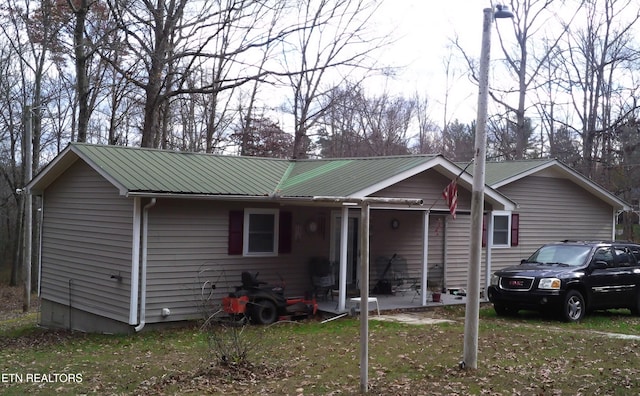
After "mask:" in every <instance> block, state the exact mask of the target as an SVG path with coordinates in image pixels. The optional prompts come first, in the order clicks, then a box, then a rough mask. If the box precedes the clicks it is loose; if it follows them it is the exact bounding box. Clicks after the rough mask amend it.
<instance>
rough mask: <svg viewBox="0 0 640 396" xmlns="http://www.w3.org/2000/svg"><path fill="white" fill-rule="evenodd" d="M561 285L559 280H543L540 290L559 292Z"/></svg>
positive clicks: (539, 286) (539, 284) (541, 280)
mask: <svg viewBox="0 0 640 396" xmlns="http://www.w3.org/2000/svg"><path fill="white" fill-rule="evenodd" d="M561 284H562V282H560V279H558V278H542V279H540V283H538V289H547V290H558V289H560V285H561Z"/></svg>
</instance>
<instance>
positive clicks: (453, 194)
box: [442, 180, 458, 219]
mask: <svg viewBox="0 0 640 396" xmlns="http://www.w3.org/2000/svg"><path fill="white" fill-rule="evenodd" d="M442 197H443V198H444V200H445V202H446V203H447V206H448V207H449V212H451V216H452V217H453V218H454V219H455V218H456V208H457V207H458V186H457V184H456V181H455V180H453V181H452V182H451V183H449V184H448V185H447V186H446V187H445V188H444V191H442Z"/></svg>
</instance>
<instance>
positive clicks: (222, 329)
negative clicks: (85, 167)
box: [0, 289, 640, 395]
mask: <svg viewBox="0 0 640 396" xmlns="http://www.w3.org/2000/svg"><path fill="white" fill-rule="evenodd" d="M0 290H1V289H0ZM1 293H4V294H1ZM11 293H13V291H12V292H11ZM0 295H2V296H7V295H8V294H6V292H0ZM18 295H19V296H20V293H18ZM3 298H4V297H3ZM8 306H10V304H8V303H6V304H3V305H2V307H8ZM20 307H21V303H19V304H18V309H20ZM0 310H5V308H0ZM5 311H6V310H5ZM424 314H425V315H429V316H432V317H437V318H448V319H451V320H453V322H450V323H442V324H436V325H407V324H400V323H393V322H378V321H371V322H370V324H369V371H368V380H367V385H368V390H369V394H371V395H467V394H477V395H637V394H640V348H639V346H640V345H639V344H640V342H639V341H638V337H637V336H638V335H640V318H638V317H634V316H631V315H630V314H629V313H628V311H623V310H621V311H615V312H609V313H595V314H593V315H591V316H589V317H587V319H586V320H585V321H584V322H583V323H580V324H577V325H576V324H566V323H562V322H558V321H556V320H554V319H552V318H546V317H541V316H539V315H536V314H532V313H524V314H521V315H519V316H518V317H514V318H497V317H496V316H495V315H494V314H493V310H492V309H491V308H490V307H488V306H487V307H483V308H482V309H481V320H480V336H479V340H478V369H477V370H461V369H460V368H459V366H458V363H459V361H460V360H461V357H462V353H463V351H462V350H463V338H464V323H463V322H464V311H463V307H454V308H448V307H444V308H440V309H438V310H431V311H426V312H425V313H424ZM36 319H37V316H36V315H35V314H33V313H31V314H29V315H27V316H24V315H22V314H19V313H16V312H14V313H12V314H11V315H8V314H0V376H1V377H0V380H2V381H0V393H3V394H15V395H22V394H46V395H48V394H135V395H173V394H195V395H200V394H220V395H223V394H224V395H261V394H265V395H267V394H273V395H353V394H359V393H360V387H361V381H362V378H361V377H360V368H359V358H360V337H359V328H360V325H359V321H358V319H357V318H349V317H345V318H343V319H339V320H335V321H331V322H328V323H324V324H323V323H321V322H320V321H319V320H317V319H316V320H308V321H304V322H297V323H278V324H275V325H272V326H267V327H265V326H249V327H246V328H233V327H227V326H214V327H210V328H207V329H203V328H201V327H200V324H197V323H194V324H192V325H191V326H188V327H184V328H180V329H171V330H165V331H158V332H145V333H142V334H136V335H131V336H113V335H95V334H81V333H75V332H68V331H49V330H45V329H38V328H36V327H35V322H36ZM611 333H613V334H618V335H619V334H625V335H627V336H628V337H627V338H618V337H612V336H611ZM215 340H218V341H220V340H223V341H224V342H227V345H231V346H232V347H231V349H233V348H234V346H235V347H238V346H239V347H240V350H242V351H245V352H246V355H245V356H244V357H245V359H239V360H235V359H233V358H232V356H233V353H232V352H229V351H228V350H225V351H224V353H221V348H222V347H220V345H223V344H224V342H222V343H221V342H218V343H216V342H214V341H215ZM214 345H218V346H217V347H216V346H214ZM221 356H225V358H224V359H221ZM29 373H31V374H32V375H33V374H41V376H40V377H37V378H36V379H38V380H39V381H33V380H32V381H25V380H24V378H25V377H26V375H27V374H29ZM11 374H15V375H14V376H13V378H9V377H11ZM53 374H56V375H58V378H57V380H56V378H50V379H54V380H55V381H43V378H45V377H44V376H46V375H49V376H51V375H53ZM72 374H73V375H75V376H77V375H78V374H79V375H80V376H81V381H77V377H76V378H75V379H76V380H75V381H70V380H69V378H70V375H72ZM17 375H22V377H23V381H18V380H17V379H18V378H17ZM62 375H66V377H62ZM61 379H65V380H66V381H62V380H61Z"/></svg>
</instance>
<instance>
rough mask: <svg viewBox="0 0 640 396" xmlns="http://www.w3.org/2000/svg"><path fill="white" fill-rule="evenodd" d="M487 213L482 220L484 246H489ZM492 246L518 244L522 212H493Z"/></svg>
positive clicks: (499, 246)
mask: <svg viewBox="0 0 640 396" xmlns="http://www.w3.org/2000/svg"><path fill="white" fill-rule="evenodd" d="M486 217H487V215H486V214H485V215H484V218H483V220H482V246H483V247H484V246H487V221H486V220H487V218H486ZM491 219H492V221H491V224H492V237H493V238H492V239H493V244H492V247H498V248H501V247H509V246H518V243H519V241H520V214H519V213H511V212H503V211H495V212H492V214H491Z"/></svg>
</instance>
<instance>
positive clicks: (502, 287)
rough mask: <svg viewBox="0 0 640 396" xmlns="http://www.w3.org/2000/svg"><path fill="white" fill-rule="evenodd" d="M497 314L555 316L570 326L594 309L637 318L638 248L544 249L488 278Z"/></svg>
mask: <svg viewBox="0 0 640 396" xmlns="http://www.w3.org/2000/svg"><path fill="white" fill-rule="evenodd" d="M488 296H489V301H491V302H492V303H493V307H494V309H495V310H496V313H497V314H498V315H506V314H515V313H517V312H518V310H519V309H529V310H537V311H556V312H558V313H560V315H561V317H562V318H563V319H564V320H566V321H569V322H575V321H578V320H580V319H582V318H583V317H584V315H585V313H586V312H588V311H592V310H597V309H613V308H629V309H630V310H631V312H632V313H634V314H639V313H640V245H638V244H634V243H629V242H574V241H564V242H559V243H552V244H548V245H544V246H542V247H541V248H540V249H538V250H537V251H536V252H535V253H534V254H533V255H532V256H531V257H529V258H528V259H526V260H522V262H521V264H520V265H516V266H513V267H508V268H505V269H502V270H499V271H496V272H495V273H493V274H492V275H491V285H490V286H489V289H488Z"/></svg>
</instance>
